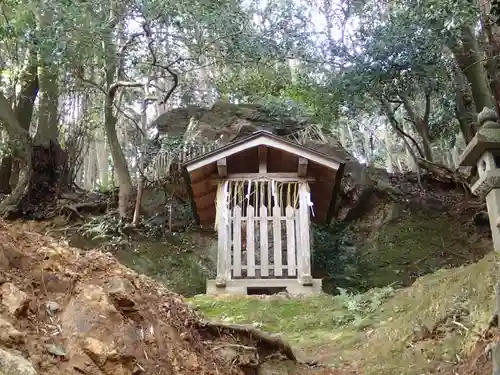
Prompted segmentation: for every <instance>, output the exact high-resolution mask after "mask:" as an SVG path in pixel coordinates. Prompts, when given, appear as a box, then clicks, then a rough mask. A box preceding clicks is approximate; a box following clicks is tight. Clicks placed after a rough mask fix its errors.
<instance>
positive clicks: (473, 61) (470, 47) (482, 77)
mask: <svg viewBox="0 0 500 375" xmlns="http://www.w3.org/2000/svg"><path fill="white" fill-rule="evenodd" d="M450 49H451V50H452V52H453V55H454V57H455V60H456V61H457V64H458V66H459V67H460V69H461V71H462V73H463V74H464V75H465V77H467V80H468V81H469V83H470V86H471V91H472V97H473V99H474V103H475V106H476V112H481V111H482V110H483V108H484V107H488V108H491V109H495V108H496V106H495V102H494V100H493V96H492V95H491V91H490V88H489V85H488V79H487V74H486V70H485V68H484V66H483V60H484V57H483V56H482V53H481V52H482V49H481V48H480V46H479V43H478V41H477V38H476V36H475V35H474V33H473V31H472V29H471V28H470V27H464V28H463V29H462V35H461V40H460V41H459V43H457V44H454V45H451V46H450Z"/></svg>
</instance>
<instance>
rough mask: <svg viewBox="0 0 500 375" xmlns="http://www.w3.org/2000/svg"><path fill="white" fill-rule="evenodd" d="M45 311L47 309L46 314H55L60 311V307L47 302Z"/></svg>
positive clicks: (55, 303)
mask: <svg viewBox="0 0 500 375" xmlns="http://www.w3.org/2000/svg"><path fill="white" fill-rule="evenodd" d="M45 307H46V309H47V312H48V313H49V314H51V315H53V314H55V313H56V312H58V311H60V310H61V307H60V306H59V304H58V303H57V302H55V301H49V302H47V304H46V305H45Z"/></svg>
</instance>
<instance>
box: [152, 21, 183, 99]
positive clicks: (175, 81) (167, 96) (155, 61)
mask: <svg viewBox="0 0 500 375" xmlns="http://www.w3.org/2000/svg"><path fill="white" fill-rule="evenodd" d="M142 28H143V30H144V34H145V35H146V38H148V40H149V42H148V49H149V53H151V56H152V58H153V61H152V62H151V66H155V67H158V68H162V69H164V70H166V71H167V72H168V73H169V74H170V76H171V77H172V81H173V83H172V86H171V87H170V89H169V90H168V91H167V93H166V94H165V96H164V97H163V99H162V100H161V101H160V102H159V104H165V103H166V102H167V101H168V100H169V99H170V97H171V96H172V94H173V93H174V91H175V89H176V88H177V86H178V85H179V76H178V74H177V73H175V72H174V71H173V70H172V69H171V68H170V66H168V65H160V64H158V59H157V57H156V53H155V51H154V49H153V43H154V40H153V33H152V31H151V27H150V26H149V24H148V23H147V22H144V23H143V24H142ZM181 60H182V59H180V58H179V59H177V61H176V62H179V61H181ZM174 64H175V62H174Z"/></svg>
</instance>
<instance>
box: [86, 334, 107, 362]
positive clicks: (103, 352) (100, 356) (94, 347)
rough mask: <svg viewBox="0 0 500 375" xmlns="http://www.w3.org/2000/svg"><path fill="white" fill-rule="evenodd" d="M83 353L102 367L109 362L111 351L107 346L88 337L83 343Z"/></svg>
mask: <svg viewBox="0 0 500 375" xmlns="http://www.w3.org/2000/svg"><path fill="white" fill-rule="evenodd" d="M82 349H83V351H84V352H85V353H86V354H87V355H88V356H89V357H90V358H91V359H92V360H93V361H94V362H95V364H96V365H97V366H102V365H104V363H106V361H107V360H108V356H109V355H108V354H109V352H110V351H109V350H108V347H107V345H106V344H104V343H103V342H102V341H99V340H97V339H95V338H93V337H87V338H86V339H85V340H84V341H83V343H82Z"/></svg>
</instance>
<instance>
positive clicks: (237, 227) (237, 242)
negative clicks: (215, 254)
mask: <svg viewBox="0 0 500 375" xmlns="http://www.w3.org/2000/svg"><path fill="white" fill-rule="evenodd" d="M233 264H234V268H233V275H234V277H241V207H240V206H236V207H234V221H233Z"/></svg>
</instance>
